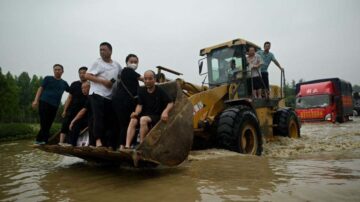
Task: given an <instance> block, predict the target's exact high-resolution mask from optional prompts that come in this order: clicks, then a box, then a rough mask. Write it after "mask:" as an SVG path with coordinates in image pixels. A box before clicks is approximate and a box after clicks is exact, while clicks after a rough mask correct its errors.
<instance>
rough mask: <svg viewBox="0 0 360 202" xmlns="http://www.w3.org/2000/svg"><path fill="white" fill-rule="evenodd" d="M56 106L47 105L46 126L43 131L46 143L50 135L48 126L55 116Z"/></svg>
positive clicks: (49, 126)
mask: <svg viewBox="0 0 360 202" xmlns="http://www.w3.org/2000/svg"><path fill="white" fill-rule="evenodd" d="M57 110H58V108H57V107H54V106H52V105H48V111H47V118H46V124H45V125H46V127H45V133H44V140H45V142H46V143H47V142H48V140H49V136H50V128H51V125H52V124H53V122H54V120H55V117H56V112H57Z"/></svg>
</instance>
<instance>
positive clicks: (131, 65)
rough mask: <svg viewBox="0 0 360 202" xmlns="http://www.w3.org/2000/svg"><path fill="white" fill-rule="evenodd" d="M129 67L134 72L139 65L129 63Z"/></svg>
mask: <svg viewBox="0 0 360 202" xmlns="http://www.w3.org/2000/svg"><path fill="white" fill-rule="evenodd" d="M127 66H128V67H130V68H131V69H133V70H136V69H137V67H138V65H137V64H135V63H128V64H127Z"/></svg>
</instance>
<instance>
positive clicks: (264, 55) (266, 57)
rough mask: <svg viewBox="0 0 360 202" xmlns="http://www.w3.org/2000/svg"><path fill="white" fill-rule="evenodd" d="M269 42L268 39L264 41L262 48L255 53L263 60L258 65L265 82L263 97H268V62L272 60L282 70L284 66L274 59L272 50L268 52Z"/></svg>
mask: <svg viewBox="0 0 360 202" xmlns="http://www.w3.org/2000/svg"><path fill="white" fill-rule="evenodd" d="M270 48H271V43H270V42H269V41H266V42H265V43H264V50H259V51H257V52H256V53H257V54H258V55H260V57H261V59H262V60H263V64H262V65H261V67H260V71H261V77H262V79H263V81H264V84H265V97H266V98H268V97H269V90H270V88H269V86H270V85H269V73H268V68H269V65H270V62H271V61H273V62H274V63H275V65H276V66H277V67H278V68H279V69H280V71H284V68H282V67H281V65H280V63H279V62H278V61H277V60H276V59H275V56H274V54H273V53H272V52H270Z"/></svg>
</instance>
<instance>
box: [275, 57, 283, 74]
mask: <svg viewBox="0 0 360 202" xmlns="http://www.w3.org/2000/svg"><path fill="white" fill-rule="evenodd" d="M273 62H274V63H275V65H276V66H277V67H279V69H280V70H281V71H284V68H282V67H281V65H280V63H279V62H278V61H277V60H275V59H274V60H273Z"/></svg>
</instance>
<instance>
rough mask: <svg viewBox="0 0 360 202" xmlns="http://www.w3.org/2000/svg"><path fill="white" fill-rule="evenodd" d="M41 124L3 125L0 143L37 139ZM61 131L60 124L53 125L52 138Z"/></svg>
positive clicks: (0, 130) (0, 129)
mask: <svg viewBox="0 0 360 202" xmlns="http://www.w3.org/2000/svg"><path fill="white" fill-rule="evenodd" d="M39 129H40V126H39V124H28V123H1V124H0V141H9V140H19V139H28V138H35V136H36V135H37V133H38V132H39ZM60 129H61V124H60V123H53V125H52V127H51V129H50V137H51V136H52V135H53V134H55V133H58V132H59V131H60Z"/></svg>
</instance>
